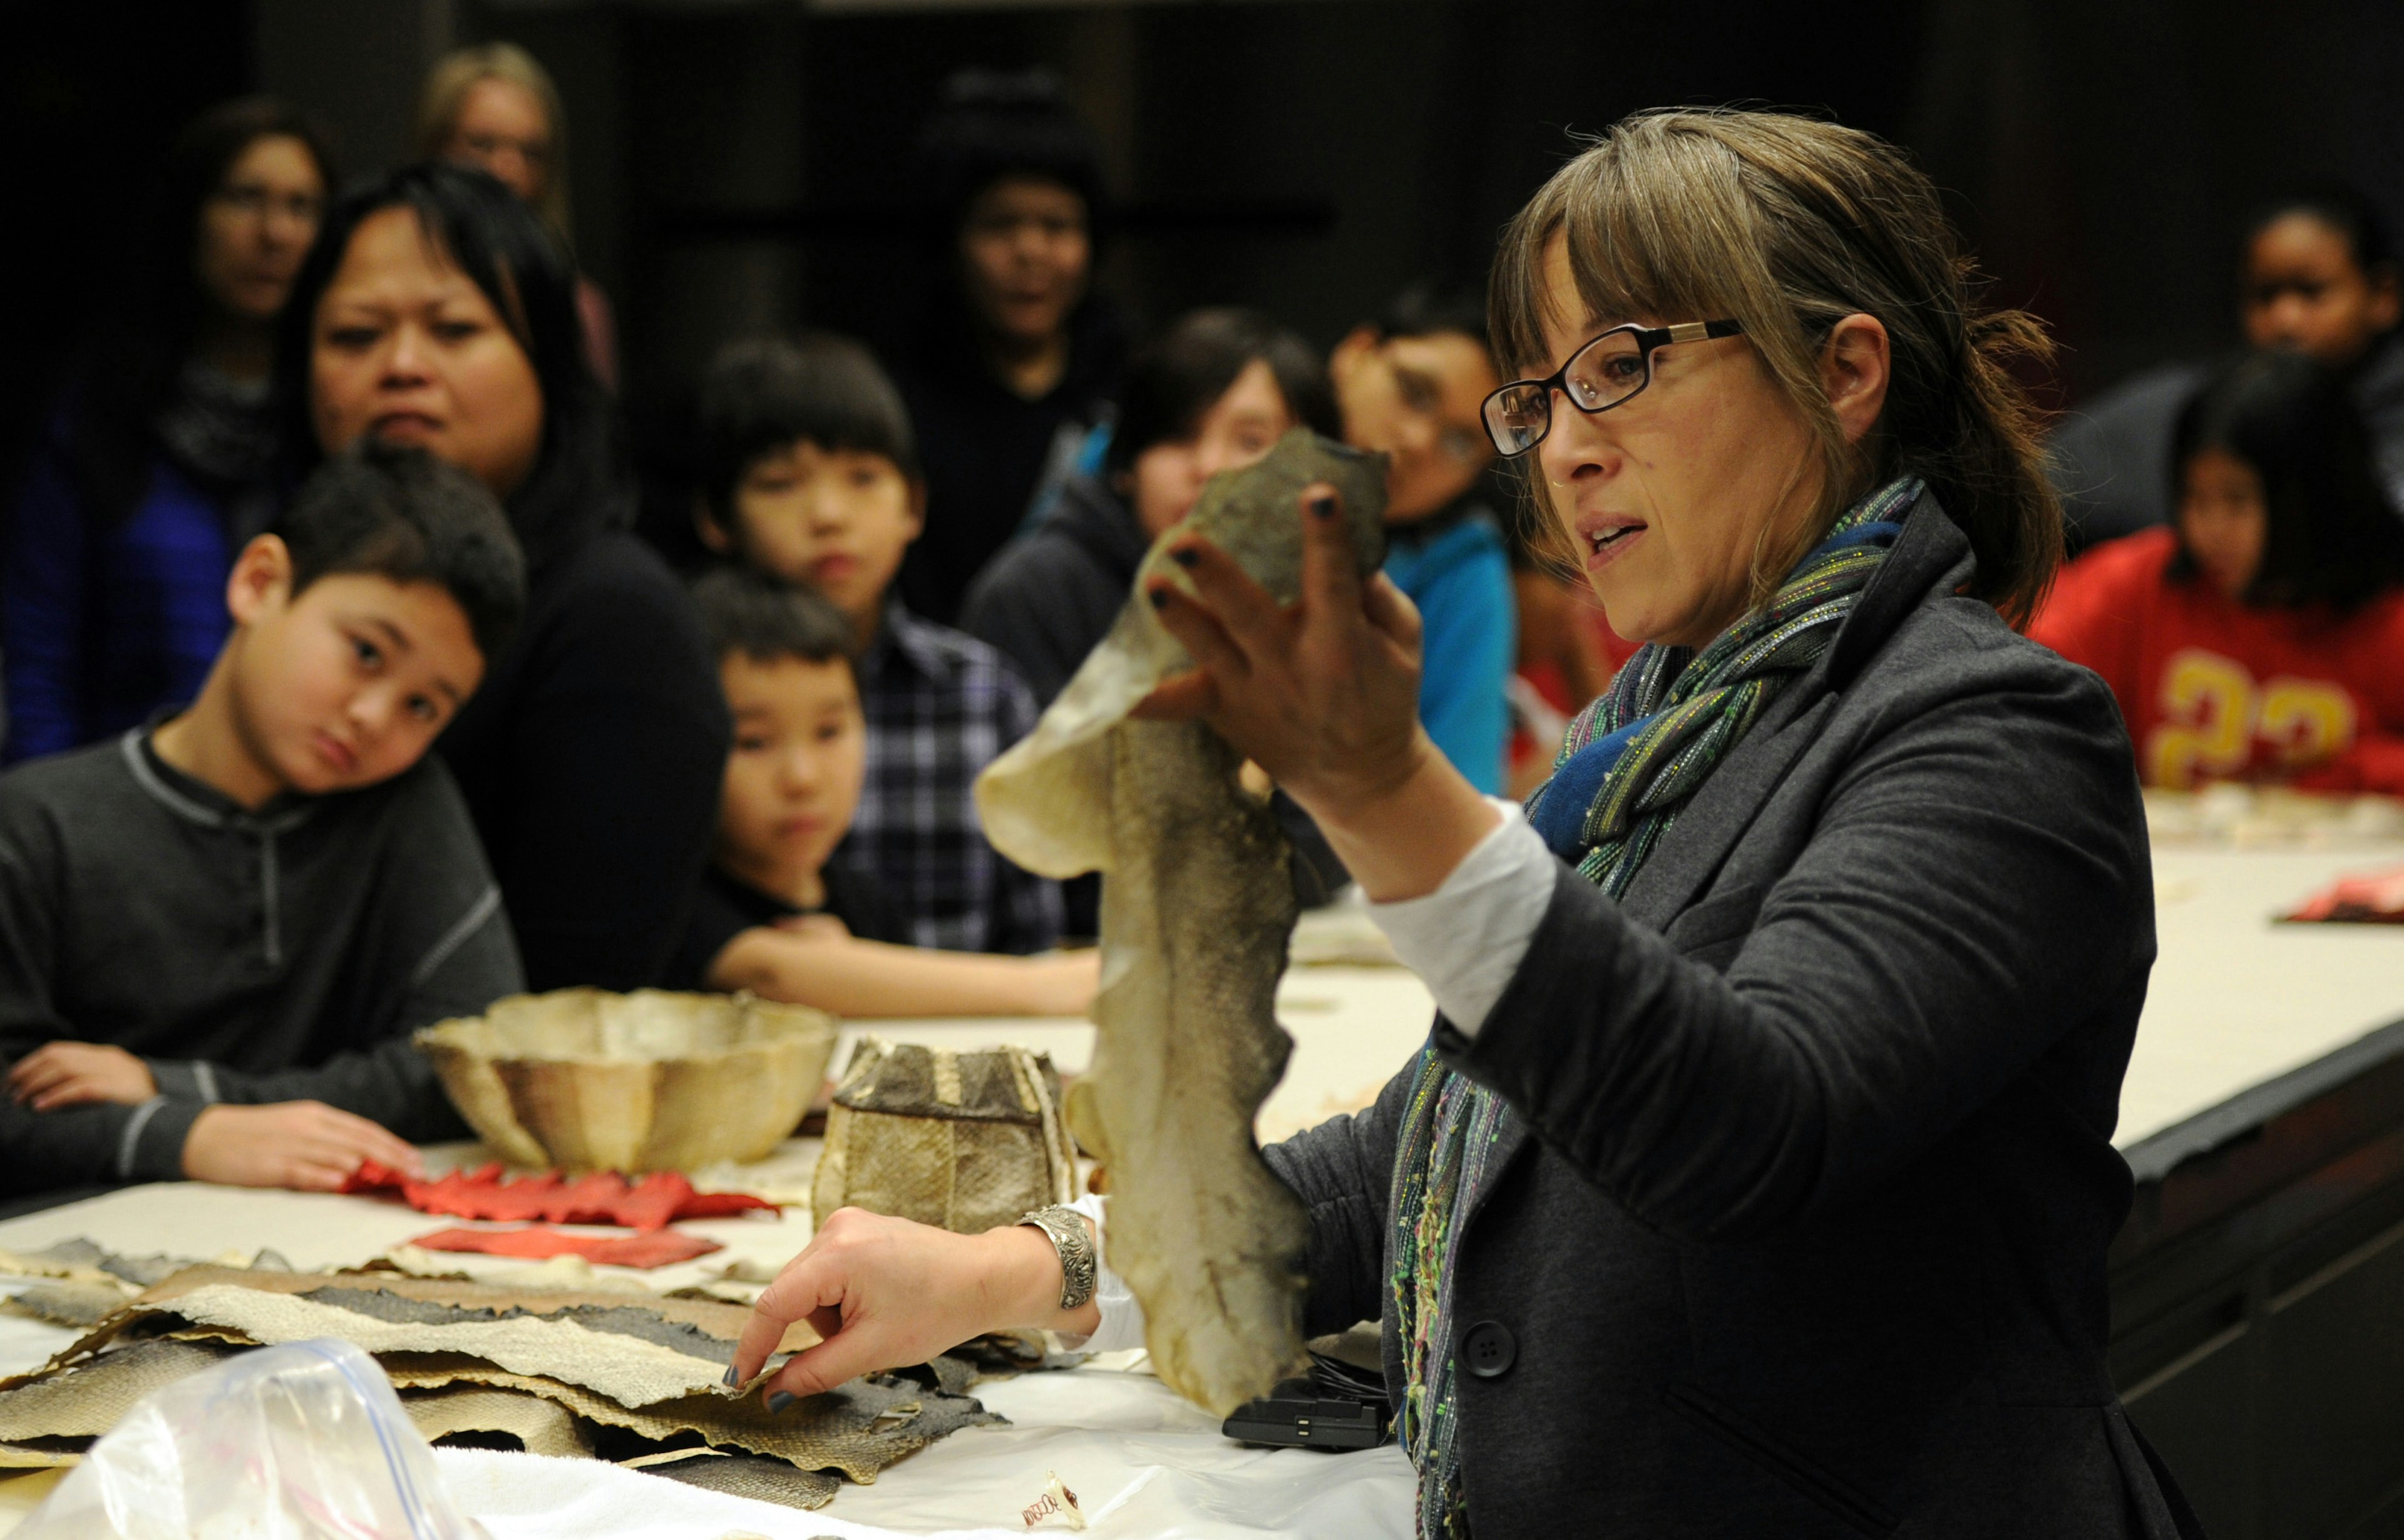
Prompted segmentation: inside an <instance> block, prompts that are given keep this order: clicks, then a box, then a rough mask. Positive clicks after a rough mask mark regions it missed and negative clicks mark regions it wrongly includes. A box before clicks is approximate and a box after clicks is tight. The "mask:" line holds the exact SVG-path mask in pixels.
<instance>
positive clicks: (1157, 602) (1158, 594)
mask: <svg viewBox="0 0 2404 1540" xmlns="http://www.w3.org/2000/svg"><path fill="white" fill-rule="evenodd" d="M1146 596H1147V597H1149V598H1150V599H1151V600H1152V607H1153V609H1167V608H1168V590H1167V589H1166V588H1155V589H1153V590H1152V591H1151V593H1150V594H1149V595H1146Z"/></svg>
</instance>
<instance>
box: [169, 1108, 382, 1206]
mask: <svg viewBox="0 0 2404 1540" xmlns="http://www.w3.org/2000/svg"><path fill="white" fill-rule="evenodd" d="M364 1160H372V1161H374V1162H375V1163H376V1164H377V1165H379V1166H385V1167H389V1168H390V1169H393V1170H396V1171H398V1172H400V1173H402V1174H403V1175H405V1176H412V1177H414V1176H422V1175H423V1174H425V1164H424V1162H423V1161H422V1160H421V1159H420V1158H419V1157H418V1154H417V1147H416V1146H415V1145H413V1144H412V1143H410V1142H409V1141H407V1140H405V1139H402V1138H401V1137H400V1136H399V1135H398V1134H396V1133H393V1132H391V1131H390V1130H388V1129H386V1128H385V1127H384V1126H383V1125H381V1124H378V1123H370V1121H368V1120H367V1119H366V1118H363V1117H360V1116H358V1115H356V1113H345V1112H342V1110H340V1109H339V1108H334V1107H328V1106H327V1105H326V1104H325V1103H324V1102H322V1101H276V1102H270V1103H269V1104H268V1105H266V1106H263V1107H241V1106H234V1105H231V1104H229V1103H225V1102H219V1103H217V1105H215V1106H212V1107H209V1108H206V1109H204V1110H203V1112H202V1113H201V1115H200V1116H199V1117H196V1118H194V1119H193V1120H192V1131H191V1132H190V1133H189V1134H186V1135H185V1136H184V1174H185V1175H186V1176H188V1177H189V1178H191V1179H192V1180H193V1181H195V1182H217V1183H224V1184H225V1185H227V1186H230V1187H289V1188H292V1189H294V1190H296V1191H299V1192H304V1193H330V1192H338V1191H340V1190H341V1188H342V1183H345V1182H347V1181H349V1180H350V1177H351V1173H352V1172H354V1171H356V1170H357V1169H359V1163H360V1162H361V1161H364Z"/></svg>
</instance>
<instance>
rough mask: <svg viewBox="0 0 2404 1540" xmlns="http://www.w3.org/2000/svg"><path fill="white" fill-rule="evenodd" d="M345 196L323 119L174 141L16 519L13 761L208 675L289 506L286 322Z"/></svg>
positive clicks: (187, 689) (269, 111) (66, 742)
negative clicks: (280, 509) (284, 469)
mask: <svg viewBox="0 0 2404 1540" xmlns="http://www.w3.org/2000/svg"><path fill="white" fill-rule="evenodd" d="M333 185H334V167H333V160H332V156H331V154H330V153H329V152H328V149H327V145H326V136H325V134H324V133H323V132H322V131H321V130H320V129H319V128H318V126H317V124H316V122H315V120H314V119H312V118H310V117H308V116H307V115H306V114H304V113H301V112H300V111H298V110H296V109H294V108H292V107H288V106H287V105H284V104H282V103H280V102H277V101H274V100H273V99H272V98H269V97H264V96H257V97H249V98H246V99H245V100H242V101H238V102H229V103H226V104H225V105H221V106H217V107H213V108H211V109H210V110H209V111H207V112H205V113H203V114H202V115H201V116H200V117H199V118H197V119H193V121H192V122H191V123H190V124H189V126H188V127H187V128H186V129H185V130H184V132H183V133H182V134H181V135H179V136H178V137H177V139H176V141H175V147H174V148H173V149H172V150H171V151H170V152H169V154H168V157H167V161H166V163H165V165H164V166H163V167H162V168H161V176H160V179H159V185H158V187H157V189H156V190H155V192H154V194H153V196H152V199H151V204H150V209H149V219H148V224H147V228H146V229H145V230H144V231H142V232H141V237H140V239H138V240H136V241H135V242H134V243H133V247H132V251H133V259H134V261H135V263H136V264H137V268H136V271H135V273H133V277H132V278H131V279H130V281H128V282H127V283H125V284H124V285H123V286H121V287H120V288H119V290H118V294H119V307H118V309H117V311H116V313H115V314H114V315H111V316H110V317H109V318H108V320H107V321H106V322H105V325H104V326H103V328H102V329H101V331H100V335H99V336H98V338H97V339H96V341H95V343H94V345H93V347H92V348H91V352H90V353H89V355H88V356H87V357H85V359H84V360H83V363H82V366H81V367H80V368H79V369H78V370H77V373H76V377H75V381H74V384H73V385H71V386H70V387H69V390H68V393H67V397H66V399H65V402H64V404H63V406H62V407H61V408H60V410H59V411H58V413H57V414H56V415H55V416H54V417H53V418H52V419H51V422H50V424H49V428H48V430H47V431H46V433H45V434H44V436H43V439H42V441H41V442H40V444H39V445H38V447H37V448H36V450H35V455H34V460H33V465H32V468H31V469H30V471H29V473H28V476H27V480H26V484H25V489H24V493H23V496H22V497H21V500H20V502H19V504H18V507H17V517H16V524H15V527H14V529H13V531H12V539H11V540H10V544H9V549H8V559H7V573H6V577H5V580H0V605H5V612H6V619H5V623H0V644H5V645H0V651H5V659H6V678H7V701H8V733H7V745H6V754H5V757H6V758H7V759H8V760H10V761H15V760H21V759H26V758H30V757H31V756H33V755H35V754H49V753H55V752H57V751H58V750H60V749H72V748H75V747H76V746H77V745H78V744H84V743H90V742H91V741H93V740H95V739H98V738H105V737H107V736H109V735H112V734H115V733H120V732H123V731H124V730H125V729H126V728H128V727H131V726H133V725H135V724H137V723H139V722H141V721H145V720H146V719H147V718H148V717H149V716H150V715H151V713H153V712H155V711H157V710H158V709H159V708H160V707H164V706H172V705H179V704H181V703H183V702H185V701H188V700H189V699H191V698H192V696H193V695H194V694H195V693H197V692H198V691H199V689H200V685H201V681H202V680H203V679H204V678H206V677H207V674H208V670H209V665H210V664H211V663H212V662H213V661H214V660H215V659H216V657H217V649H218V646H219V644H220V643H222V642H223V641H224V639H225V631H226V624H227V622H226V609H225V582H226V574H227V573H228V571H230V570H231V567H232V565H233V553H235V552H236V551H238V550H240V549H241V548H242V546H243V544H244V542H245V541H246V540H247V539H249V538H250V537H251V536H253V535H255V534H257V533H259V530H261V529H263V528H264V527H266V524H267V516H268V513H269V511H271V509H272V507H273V501H274V497H273V461H274V433H273V415H272V413H271V412H270V411H269V409H268V405H267V389H268V370H269V365H270V362H271V359H272V357H273V339H274V329H275V318H276V315H278V313H280V312H281V311H282V310H283V308H284V304H285V300H286V297H287V295H288V294H289V293H290V292H291V289H292V280H293V275H294V274H295V273H297V272H298V271H299V270H300V267H301V258H302V257H303V255H305V254H306V253H307V251H308V249H309V243H310V242H311V241H312V240H313V239H314V238H315V236H316V232H317V220H318V217H319V215H320V214H321V212H322V211H323V208H324V206H325V200H326V196H327V194H328V190H329V189H331V188H332V187H333Z"/></svg>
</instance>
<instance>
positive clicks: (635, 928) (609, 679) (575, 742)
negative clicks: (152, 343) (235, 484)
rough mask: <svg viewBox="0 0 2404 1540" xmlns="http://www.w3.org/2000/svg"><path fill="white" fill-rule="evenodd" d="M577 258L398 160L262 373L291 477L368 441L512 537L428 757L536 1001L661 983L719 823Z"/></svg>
mask: <svg viewBox="0 0 2404 1540" xmlns="http://www.w3.org/2000/svg"><path fill="white" fill-rule="evenodd" d="M575 292H576V272H575V269H574V268H573V267H572V266H571V265H570V264H569V262H568V260H567V258H566V253H565V252H563V251H562V250H561V249H560V247H559V245H558V243H557V242H556V241H555V240H554V239H553V238H552V235H551V233H550V232H549V231H546V230H545V229H544V227H543V225H542V222H541V220H540V218H539V217H538V216H537V215H536V214H535V213H534V212H533V211H532V210H531V209H529V208H528V207H527V206H526V204H525V203H524V202H523V201H522V200H521V199H519V198H518V197H517V195H516V194H514V193H512V192H510V190H509V189H507V188H506V187H504V186H502V185H501V184H500V183H499V182H497V181H496V180H494V179H493V178H492V177H491V176H490V175H486V174H484V173H483V172H481V171H475V170H469V169H467V168H463V167H459V166H452V165H442V164H432V163H428V164H424V165H417V166H410V167H404V168H403V169H401V170H399V171H397V172H394V173H393V174H392V175H389V176H387V177H385V178H384V180H383V181H382V182H379V183H377V184H375V185H373V186H371V187H369V188H366V189H361V190H360V191H358V192H356V193H353V194H352V195H350V196H349V197H347V198H344V199H343V200H342V202H341V203H337V204H336V205H335V206H334V208H333V209H332V211H331V212H330V213H329V214H328V216H327V218H326V223H325V228H324V230H323V231H322V232H321V233H320V234H319V236H318V240H317V245H316V246H315V247H314V249H313V250H312V251H311V252H310V254H309V259H308V261H307V262H306V263H305V264H303V266H302V268H301V276H300V278H299V280H298V281H297V282H296V284H295V285H294V289H293V298H292V302H291V305H290V307H289V308H288V309H287V311H286V313H285V322H284V328H283V331H282V334H281V336H280V338H279V342H278V354H277V359H276V378H277V385H278V389H279V392H280V393H281V399H282V402H283V409H284V411H285V412H287V413H289V417H288V419H287V420H288V425H289V426H288V427H287V442H288V443H290V444H292V445H295V446H298V448H299V450H300V457H301V461H302V464H301V466H300V467H299V468H298V469H301V470H306V469H309V467H310V466H311V465H313V464H314V462H315V461H316V460H317V459H319V458H321V457H322V456H324V455H329V454H334V453H338V452H340V451H342V450H343V449H345V448H347V447H349V446H350V445H351V444H352V443H355V442H356V441H358V440H360V439H361V438H364V437H369V436H373V437H375V438H378V439H382V440H385V441H391V442H398V443H412V444H420V445H423V446H424V447H425V448H426V449H427V450H429V451H431V452H432V453H433V454H435V455H438V456H440V458H442V459H445V460H449V461H450V462H452V463H453V464H454V465H457V466H459V467H461V468H462V469H466V470H468V472H470V473H471V474H473V475H474V476H476V477H477V479H478V480H480V481H482V482H483V483H484V484H485V485H486V486H487V487H489V488H490V489H491V490H492V492H493V493H494V495H495V496H496V497H499V498H500V499H501V500H502V503H503V505H504V506H505V507H506V508H507V509H508V510H509V514H510V527H511V528H512V529H513V530H514V531H515V533H516V535H517V538H518V540H519V543H520V544H521V545H523V546H524V550H525V556H526V567H527V574H528V595H527V604H526V614H525V622H524V625H523V627H522V628H521V629H520V631H519V634H518V637H517V640H516V641H515V642H514V643H513V644H512V645H511V646H510V648H509V649H508V650H507V651H504V652H503V653H502V654H501V655H500V656H499V657H497V658H496V659H495V660H494V663H493V666H492V668H491V671H490V672H489V674H488V675H487V676H486V678H485V680H484V685H483V688H482V690H481V691H479V692H478V693H477V695H476V698H475V699H474V700H473V701H471V702H470V703H469V704H468V707H467V708H466V709H465V710H463V711H461V712H460V713H459V715H458V717H457V718H456V719H455V720H454V721H453V723H452V725H451V726H450V727H449V728H448V729H447V730H446V731H445V732H444V733H443V735H442V737H441V740H440V743H439V744H438V745H437V747H438V748H439V749H440V752H441V754H442V757H443V759H444V760H445V761H446V762H447V763H448V764H449V766H450V769H451V773H452V774H453V775H454V777H457V779H458V782H459V789H460V791H462V792H464V793H465V794H466V796H467V800H468V811H469V813H470V815H471V816H472V817H473V818H474V819H475V822H476V831H477V833H478V834H479V835H480V836H481V837H482V840H483V843H484V848H485V851H486V853H487V854H488V855H489V856H490V857H491V860H492V864H493V871H494V875H496V877H498V878H499V880H500V885H501V894H502V898H503V900H504V901H505V902H506V903H507V905H508V909H509V915H510V922H511V924H512V926H513V927H514V929H515V931H516V934H517V943H518V950H519V952H520V954H521V955H522V956H523V958H524V962H525V973H526V981H527V984H528V986H529V987H532V988H536V989H553V988H560V987H566V986H569V985H591V986H594V987H600V988H605V989H632V988H637V987H644V986H648V985H655V984H659V983H661V982H663V981H664V979H665V977H666V976H667V972H668V969H669V967H670V964H671V959H672V954H673V952H674V950H675V947H676V945H677V943H678V940H679V938H680V937H681V935H682V933H683V929H684V923H685V917H686V915H687V912H688V910H689V909H690V907H691V905H692V898H693V893H694V891H695V889H696V886H697V884H698V883H699V881H700V878H701V873H702V868H703V866H704V864H705V862H706V860H707V858H708V854H709V845H710V839H711V836H712V834H713V833H714V832H715V829H716V825H717V812H718V791H719V781H720V777H721V775H722V774H723V772H724V769H725V763H726V752H727V745H728V742H729V739H730V736H731V734H732V729H731V727H730V725H729V722H728V718H727V713H726V702H725V699H724V697H723V696H721V695H720V693H719V688H718V671H717V665H716V663H715V660H714V659H713V658H712V657H711V655H710V651H709V647H708V644H707V642H706V640H705V639H704V637H703V635H702V630H701V623H700V621H699V619H698V618H697V617H696V616H695V615H694V614H693V611H692V605H691V603H690V601H689V600H688V599H687V598H686V596H685V594H684V591H683V588H682V586H681V585H680V584H679V583H678V581H677V580H676V578H675V577H674V575H672V574H671V573H670V572H669V571H668V569H667V566H666V564H665V563H664V562H662V561H661V560H660V558H659V557H658V556H657V555H655V554H654V553H652V551H651V550H650V547H649V546H647V545H644V544H643V543H642V542H641V541H640V540H638V539H636V538H635V537H634V535H633V534H631V533H629V532H628V530H627V527H626V526H627V525H628V524H629V523H630V522H631V521H632V516H633V512H634V497H633V494H632V491H631V489H630V487H629V486H628V484H627V478H626V477H625V475H624V474H623V471H622V465H621V460H620V455H619V450H618V445H617V440H616V430H615V424H614V418H613V410H614V409H613V408H612V407H611V405H610V403H609V400H608V396H607V394H606V393H605V392H604V391H603V389H602V387H601V385H599V384H598V383H597V382H596V381H595V380H594V376H593V372H592V370H591V368H590V366H589V365H588V364H587V362H586V360H585V354H584V336H583V330H582V329H581V327H580V324H579V322H578V319H577V312H576V300H575Z"/></svg>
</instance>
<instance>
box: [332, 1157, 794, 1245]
mask: <svg viewBox="0 0 2404 1540" xmlns="http://www.w3.org/2000/svg"><path fill="white" fill-rule="evenodd" d="M342 1191H344V1192H346V1193H382V1192H390V1193H398V1194H399V1195H400V1198H401V1200H402V1201H403V1202H405V1203H407V1204H408V1205H409V1206H410V1207H411V1208H412V1209H415V1210H417V1211H419V1212H420V1213H429V1214H452V1215H455V1216H456V1217H458V1218H461V1219H495V1220H512V1221H522V1222H523V1221H530V1220H543V1221H546V1222H548V1223H550V1224H552V1225H624V1226H626V1227H627V1228H628V1229H633V1230H658V1229H664V1228H665V1227H666V1226H667V1225H669V1224H670V1223H671V1222H673V1221H675V1220H678V1219H717V1218H722V1217H724V1216H726V1215H729V1214H739V1213H748V1212H749V1211H751V1210H754V1209H764V1210H766V1211H769V1212H771V1213H774V1212H775V1211H776V1204H774V1203H771V1202H769V1201H768V1200H767V1199H765V1198H762V1197H752V1196H751V1195H750V1194H748V1193H696V1192H694V1191H693V1190H692V1183H690V1182H688V1181H686V1180H685V1179H684V1177H683V1176H681V1175H679V1174H678V1173H677V1172H675V1171H656V1172H653V1173H652V1174H651V1175H650V1176H647V1177H645V1178H643V1179H642V1181H640V1182H638V1183H633V1184H632V1185H629V1184H628V1183H627V1181H626V1179H625V1178H624V1177H622V1176H620V1175H619V1174H618V1173H617V1172H615V1171H598V1172H595V1173H594V1174H593V1175H591V1176H585V1177H579V1178H577V1179H576V1180H575V1181H573V1182H569V1181H566V1180H564V1179H562V1177H561V1176H560V1174H559V1173H558V1172H557V1171H545V1172H543V1173H542V1174H541V1175H539V1176H528V1177H520V1178H519V1179H517V1180H516V1181H514V1182H512V1181H509V1180H507V1179H506V1178H504V1177H503V1176H502V1175H501V1168H500V1166H499V1165H498V1164H497V1163H496V1164H494V1165H490V1166H485V1167H483V1168H482V1169H477V1170H473V1171H469V1170H455V1171H451V1172H448V1173H446V1174H445V1175H443V1176H441V1177H440V1178H438V1179H437V1180H435V1181H432V1182H418V1181H412V1180H411V1179H410V1178H408V1177H405V1176H402V1175H401V1174H400V1173H399V1172H398V1171H395V1170H391V1169H387V1168H385V1167H383V1166H379V1165H377V1164H376V1163H375V1162H374V1161H372V1160H370V1161H365V1162H362V1163H361V1164H360V1166H359V1169H357V1170H356V1171H355V1172H353V1173H352V1174H351V1179H350V1181H349V1182H347V1183H343V1186H342Z"/></svg>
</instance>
